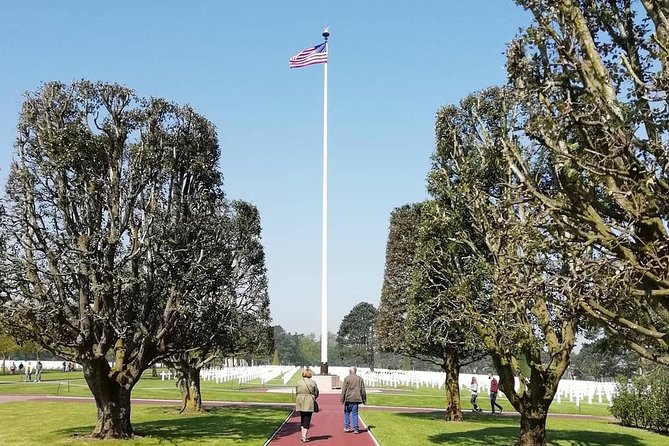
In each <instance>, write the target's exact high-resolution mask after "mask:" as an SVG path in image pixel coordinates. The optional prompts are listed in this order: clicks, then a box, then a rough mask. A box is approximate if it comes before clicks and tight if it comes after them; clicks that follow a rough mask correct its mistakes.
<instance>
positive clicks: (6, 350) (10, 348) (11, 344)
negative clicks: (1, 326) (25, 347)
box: [0, 333, 19, 374]
mask: <svg viewBox="0 0 669 446" xmlns="http://www.w3.org/2000/svg"><path fill="white" fill-rule="evenodd" d="M18 347H19V345H18V344H17V343H16V339H14V338H13V337H11V336H10V335H8V334H6V333H0V356H2V373H3V374H4V373H7V368H6V364H5V361H6V360H7V358H9V356H10V355H11V354H12V353H13V352H15V351H16V350H17V349H18Z"/></svg>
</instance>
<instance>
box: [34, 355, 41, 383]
mask: <svg viewBox="0 0 669 446" xmlns="http://www.w3.org/2000/svg"><path fill="white" fill-rule="evenodd" d="M35 382H36V383H40V382H42V361H40V360H39V359H38V360H37V364H35Z"/></svg>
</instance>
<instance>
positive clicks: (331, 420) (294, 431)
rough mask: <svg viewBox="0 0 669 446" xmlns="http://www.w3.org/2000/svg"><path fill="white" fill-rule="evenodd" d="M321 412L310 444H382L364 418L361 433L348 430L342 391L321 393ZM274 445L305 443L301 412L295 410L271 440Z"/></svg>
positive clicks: (313, 424)
mask: <svg viewBox="0 0 669 446" xmlns="http://www.w3.org/2000/svg"><path fill="white" fill-rule="evenodd" d="M318 405H319V406H320V408H321V411H320V412H318V413H315V414H314V415H313V416H312V418H311V428H310V429H309V442H308V443H307V444H314V446H318V445H336V446H344V445H345V446H375V445H378V443H377V442H376V440H375V439H374V437H373V436H372V434H371V433H370V432H369V431H368V430H367V426H366V425H365V424H364V423H363V422H362V419H361V420H360V433H359V434H357V435H356V434H353V433H345V432H344V407H343V406H342V404H341V403H340V402H339V395H338V394H321V396H319V397H318ZM266 444H268V445H270V446H287V445H298V444H300V445H301V444H303V443H302V442H301V441H300V414H299V413H298V412H293V413H292V414H291V416H290V417H289V418H288V420H287V421H286V422H285V423H284V424H283V426H281V427H280V428H279V430H278V431H277V432H276V434H275V435H274V437H273V438H272V439H270V441H269V442H268V443H266Z"/></svg>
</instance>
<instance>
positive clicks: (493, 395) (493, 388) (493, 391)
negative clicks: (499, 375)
mask: <svg viewBox="0 0 669 446" xmlns="http://www.w3.org/2000/svg"><path fill="white" fill-rule="evenodd" d="M488 379H490V407H491V408H492V413H493V414H494V413H495V407H497V408H499V413H500V415H501V414H502V406H500V405H499V404H497V392H499V383H498V382H497V380H496V379H495V377H494V376H493V374H492V372H490V373H488Z"/></svg>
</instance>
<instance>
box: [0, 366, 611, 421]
mask: <svg viewBox="0 0 669 446" xmlns="http://www.w3.org/2000/svg"><path fill="white" fill-rule="evenodd" d="M21 379H22V377H21V376H18V375H13V376H12V375H1V376H0V394H3V393H4V394H41V395H63V396H90V391H89V390H88V387H87V386H86V382H85V381H84V378H83V375H82V374H81V372H69V373H64V372H56V371H47V372H45V373H44V375H43V378H42V379H43V381H42V382H41V383H24V382H21ZM299 379H301V369H300V370H298V372H297V373H296V374H295V375H294V376H293V377H292V378H291V380H290V381H289V382H288V385H287V387H291V388H292V387H294V386H295V384H296V383H297V381H298V380H299ZM262 387H263V388H272V387H283V386H282V383H281V381H280V379H278V378H277V379H275V380H272V381H270V382H269V383H267V384H265V385H264V386H262ZM132 396H133V398H156V399H179V398H180V395H179V392H178V390H177V389H176V387H175V386H174V381H173V380H172V381H167V380H166V381H162V380H161V379H160V377H158V378H152V377H151V372H150V371H147V372H146V373H145V374H144V376H143V377H142V379H141V380H139V382H138V383H137V386H135V388H134V390H133V392H132ZM202 397H203V398H204V399H205V400H210V401H212V400H219V401H239V402H247V401H257V402H264V403H292V402H293V401H294V397H293V395H292V393H277V392H266V391H264V389H261V385H260V380H254V381H250V382H247V383H243V384H239V383H238V382H237V381H227V382H224V383H220V384H216V382H214V381H202ZM497 401H498V402H499V403H500V404H501V405H502V407H503V408H504V410H505V411H512V410H513V408H512V407H511V405H510V404H509V402H508V401H507V400H506V399H505V398H503V397H502V398H499V399H498V400H497ZM367 402H368V403H369V404H370V405H375V406H399V407H427V408H435V409H443V408H444V390H443V389H435V388H432V387H421V388H419V389H412V388H408V387H405V388H399V389H391V388H386V389H384V393H371V392H370V394H369V398H368V401H367ZM478 403H479V406H481V407H482V408H483V410H485V411H490V402H489V400H488V397H487V395H480V396H479V399H478ZM461 404H462V408H463V409H464V410H469V409H471V404H470V403H469V392H468V391H463V393H462V395H461ZM550 411H551V413H565V414H582V415H596V416H609V415H610V413H609V410H608V406H607V405H606V404H596V403H593V404H581V406H580V407H578V406H576V404H575V403H570V402H569V401H564V400H563V401H562V403H561V404H558V403H557V402H554V403H553V404H552V405H551V410H550Z"/></svg>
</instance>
